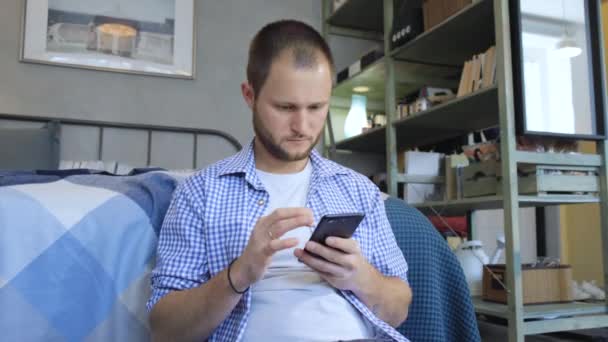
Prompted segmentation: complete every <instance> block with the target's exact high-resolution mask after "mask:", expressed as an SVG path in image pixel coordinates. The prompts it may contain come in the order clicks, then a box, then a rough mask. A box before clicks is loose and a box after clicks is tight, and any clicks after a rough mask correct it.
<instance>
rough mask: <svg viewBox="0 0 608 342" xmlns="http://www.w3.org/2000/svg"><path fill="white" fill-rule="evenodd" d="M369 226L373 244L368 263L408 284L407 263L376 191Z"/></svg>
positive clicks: (380, 197) (378, 192) (386, 274)
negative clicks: (371, 231) (372, 231)
mask: <svg viewBox="0 0 608 342" xmlns="http://www.w3.org/2000/svg"><path fill="white" fill-rule="evenodd" d="M369 217H370V226H371V227H372V229H373V230H374V234H373V235H374V243H373V246H372V256H371V261H370V263H371V264H372V265H373V266H374V267H376V269H377V270H378V271H380V272H381V273H382V274H384V275H385V276H388V277H398V278H401V279H402V280H403V281H405V282H406V283H408V280H407V270H408V267H407V262H406V261H405V257H404V256H403V253H402V252H401V249H400V248H399V245H397V240H396V239H395V235H394V234H393V230H392V229H391V225H390V223H389V221H388V217H387V216H386V211H385V208H384V200H383V199H382V196H381V194H380V191H378V190H376V192H375V196H374V200H373V207H372V210H371V212H370V214H369Z"/></svg>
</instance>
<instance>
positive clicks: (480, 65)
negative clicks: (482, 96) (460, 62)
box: [457, 46, 496, 97]
mask: <svg viewBox="0 0 608 342" xmlns="http://www.w3.org/2000/svg"><path fill="white" fill-rule="evenodd" d="M494 84H496V47H494V46H492V47H490V48H489V49H488V50H487V51H486V52H484V53H481V54H479V55H475V56H473V59H471V60H469V61H466V62H465V63H464V67H463V68H462V76H461V78H460V85H459V86H458V93H457V96H458V97H460V96H465V95H467V94H470V93H472V92H474V91H477V90H479V89H483V88H487V87H491V86H493V85H494Z"/></svg>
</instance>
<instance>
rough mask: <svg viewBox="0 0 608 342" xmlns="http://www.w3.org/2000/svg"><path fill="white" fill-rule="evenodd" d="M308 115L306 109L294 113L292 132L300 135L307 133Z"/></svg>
mask: <svg viewBox="0 0 608 342" xmlns="http://www.w3.org/2000/svg"><path fill="white" fill-rule="evenodd" d="M307 117H308V113H307V112H306V108H302V109H298V110H296V111H294V112H293V115H292V117H291V130H292V131H294V132H297V133H299V134H304V132H305V131H306V123H307Z"/></svg>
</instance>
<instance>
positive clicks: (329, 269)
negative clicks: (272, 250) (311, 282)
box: [294, 237, 377, 292]
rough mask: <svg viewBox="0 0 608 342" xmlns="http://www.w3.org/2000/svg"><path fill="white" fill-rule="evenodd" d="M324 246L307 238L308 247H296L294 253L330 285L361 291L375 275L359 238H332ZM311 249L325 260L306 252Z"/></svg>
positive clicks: (341, 288)
mask: <svg viewBox="0 0 608 342" xmlns="http://www.w3.org/2000/svg"><path fill="white" fill-rule="evenodd" d="M325 243H326V244H327V246H323V245H321V244H319V243H316V242H314V241H308V242H307V243H306V246H305V249H304V250H302V249H296V250H295V251H294V254H295V256H296V257H297V258H298V259H300V261H302V262H303V263H304V264H306V265H308V266H309V267H310V268H312V269H313V270H315V271H317V272H319V274H320V275H321V277H322V278H323V279H324V280H325V281H327V282H328V283H329V284H330V285H331V286H333V287H335V288H337V289H340V290H350V291H353V292H360V290H361V289H362V288H363V286H364V285H365V283H366V282H369V280H370V278H371V276H372V275H374V274H375V273H377V271H376V270H375V269H374V267H373V266H372V265H370V264H369V262H367V260H366V259H365V257H364V256H363V254H361V249H360V248H359V244H358V243H357V241H355V240H353V239H343V238H339V237H329V238H327V240H326V241H325ZM307 251H310V252H311V253H314V254H316V255H318V256H321V257H323V258H325V260H323V259H320V258H317V257H314V256H312V255H310V254H309V253H307Z"/></svg>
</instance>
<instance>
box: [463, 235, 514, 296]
mask: <svg viewBox="0 0 608 342" xmlns="http://www.w3.org/2000/svg"><path fill="white" fill-rule="evenodd" d="M496 246H497V247H496V250H495V251H494V254H493V255H492V260H491V262H492V264H495V263H497V262H498V259H500V255H501V252H502V250H503V249H504V246H505V238H504V236H499V237H498V238H497V239H496ZM454 254H456V258H457V259H458V262H460V266H461V267H462V270H463V271H464V275H465V278H466V279H467V285H468V286H469V291H470V292H471V296H481V290H482V286H483V284H482V280H483V265H486V264H488V263H489V262H490V258H489V257H488V255H487V254H486V253H485V252H484V250H483V243H482V242H481V241H479V240H471V241H465V242H463V243H461V244H460V245H459V246H458V248H457V249H456V251H455V252H454Z"/></svg>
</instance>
